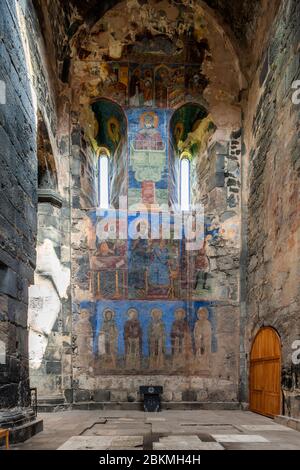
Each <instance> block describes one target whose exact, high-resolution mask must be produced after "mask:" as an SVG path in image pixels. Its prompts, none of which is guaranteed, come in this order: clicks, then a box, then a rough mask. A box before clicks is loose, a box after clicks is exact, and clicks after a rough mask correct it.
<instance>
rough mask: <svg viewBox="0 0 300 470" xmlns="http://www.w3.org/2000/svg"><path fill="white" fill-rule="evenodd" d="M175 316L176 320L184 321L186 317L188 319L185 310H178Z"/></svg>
mask: <svg viewBox="0 0 300 470" xmlns="http://www.w3.org/2000/svg"><path fill="white" fill-rule="evenodd" d="M174 316H175V318H176V320H184V319H185V317H186V313H185V310H184V308H177V309H176V310H175V313H174Z"/></svg>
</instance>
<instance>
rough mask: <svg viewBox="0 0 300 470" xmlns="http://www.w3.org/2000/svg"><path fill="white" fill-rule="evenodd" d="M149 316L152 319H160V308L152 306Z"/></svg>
mask: <svg viewBox="0 0 300 470" xmlns="http://www.w3.org/2000/svg"><path fill="white" fill-rule="evenodd" d="M151 317H152V318H153V320H160V319H161V317H162V311H161V309H160V308H153V309H152V310H151Z"/></svg>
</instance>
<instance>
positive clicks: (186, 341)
mask: <svg viewBox="0 0 300 470" xmlns="http://www.w3.org/2000/svg"><path fill="white" fill-rule="evenodd" d="M174 315H175V320H174V322H173V325H172V330H171V346H172V362H173V367H175V368H180V367H185V366H186V365H188V364H187V363H188V361H189V359H190V357H191V355H192V338H191V332H190V328H189V325H188V322H187V319H186V312H185V310H184V309H183V308H178V309H177V310H176V311H175V314H174Z"/></svg>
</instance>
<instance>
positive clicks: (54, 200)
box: [38, 189, 63, 208]
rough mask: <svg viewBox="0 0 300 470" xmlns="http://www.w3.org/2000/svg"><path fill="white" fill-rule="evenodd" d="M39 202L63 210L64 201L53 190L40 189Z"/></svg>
mask: <svg viewBox="0 0 300 470" xmlns="http://www.w3.org/2000/svg"><path fill="white" fill-rule="evenodd" d="M38 202H48V203H49V204H51V205H52V206H56V207H58V208H61V207H62V203H63V200H62V198H61V197H60V195H59V194H57V192H55V191H53V189H38Z"/></svg>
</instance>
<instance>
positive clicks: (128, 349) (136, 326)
mask: <svg viewBox="0 0 300 470" xmlns="http://www.w3.org/2000/svg"><path fill="white" fill-rule="evenodd" d="M127 315H128V320H127V321H126V323H125V325H124V343H125V367H126V368H127V369H140V367H141V358H142V336H143V332H142V327H141V324H140V321H139V318H138V311H137V310H136V309H135V308H130V309H129V310H128V312H127Z"/></svg>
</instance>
